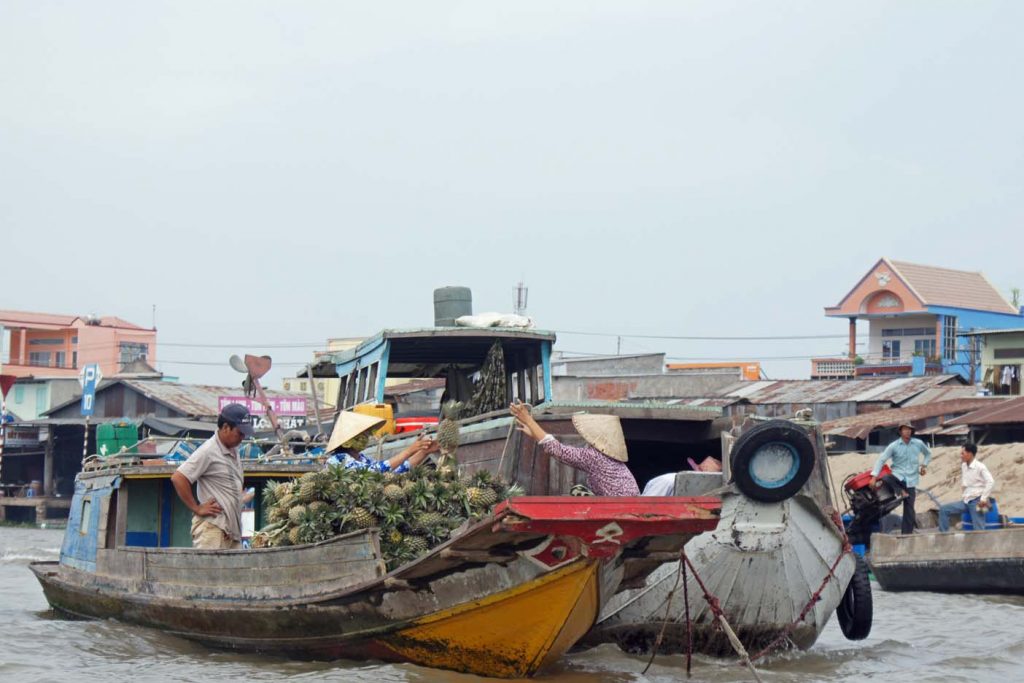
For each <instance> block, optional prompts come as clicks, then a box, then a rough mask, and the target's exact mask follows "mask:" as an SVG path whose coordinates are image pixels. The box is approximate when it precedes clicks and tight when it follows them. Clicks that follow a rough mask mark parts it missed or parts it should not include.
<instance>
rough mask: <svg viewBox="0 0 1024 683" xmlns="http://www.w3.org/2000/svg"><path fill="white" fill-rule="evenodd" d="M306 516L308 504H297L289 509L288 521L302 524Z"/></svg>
mask: <svg viewBox="0 0 1024 683" xmlns="http://www.w3.org/2000/svg"><path fill="white" fill-rule="evenodd" d="M305 518H306V506H305V505H295V506H294V507H292V508H291V509H290V510H288V521H289V522H291V523H292V524H296V525H298V524H302V521H303V520H304V519H305Z"/></svg>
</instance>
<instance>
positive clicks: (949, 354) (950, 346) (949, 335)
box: [942, 315, 957, 360]
mask: <svg viewBox="0 0 1024 683" xmlns="http://www.w3.org/2000/svg"><path fill="white" fill-rule="evenodd" d="M956 351H957V349H956V316H955V315H946V316H943V317H942V357H943V358H945V359H946V360H956Z"/></svg>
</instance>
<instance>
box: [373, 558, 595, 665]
mask: <svg viewBox="0 0 1024 683" xmlns="http://www.w3.org/2000/svg"><path fill="white" fill-rule="evenodd" d="M599 567H600V565H599V563H598V562H596V561H594V560H590V559H580V560H579V561H577V562H574V563H572V564H570V565H568V566H566V567H562V568H560V569H557V570H555V571H553V572H550V573H548V574H544V575H543V576H540V577H538V578H536V579H534V580H532V581H529V582H527V583H524V584H521V585H518V586H515V587H514V588H510V589H508V590H505V591H501V592H499V593H495V594H494V595H490V596H488V597H487V598H484V599H481V600H476V601H473V602H469V603H464V604H461V605H457V606H455V607H452V608H450V609H446V610H442V611H440V612H435V613H433V614H430V615H428V616H425V617H423V618H421V619H417V620H416V621H414V622H412V623H411V624H410V625H409V626H407V627H405V628H403V629H401V630H399V631H397V632H396V633H394V634H389V635H388V636H386V637H384V638H382V639H381V640H380V641H379V642H378V645H379V646H382V647H383V648H384V649H386V650H389V651H390V652H391V653H392V654H393V656H394V658H395V659H398V660H402V661H407V662H412V663H414V664H421V665H423V666H431V667H436V668H442V669H450V670H454V671H463V672H466V673H474V674H478V675H481V676H494V677H499V678H525V677H528V676H532V675H533V674H534V673H536V672H537V671H538V670H540V669H541V668H543V667H544V666H547V665H548V664H551V663H552V662H554V661H555V660H557V659H558V658H559V657H561V656H562V655H563V654H564V653H565V652H566V651H567V650H568V649H569V648H570V647H572V646H573V645H574V644H575V643H576V642H577V641H578V640H579V639H580V638H581V637H583V635H584V634H585V633H586V632H587V630H589V629H590V627H591V626H593V624H594V621H595V620H596V619H597V615H598V613H599V612H600V606H601V605H600V602H601V601H600V590H599V585H598V572H599Z"/></svg>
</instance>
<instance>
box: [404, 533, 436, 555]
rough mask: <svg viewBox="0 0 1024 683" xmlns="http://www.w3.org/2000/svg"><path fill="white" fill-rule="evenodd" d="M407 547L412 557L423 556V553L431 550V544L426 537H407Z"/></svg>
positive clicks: (412, 535)
mask: <svg viewBox="0 0 1024 683" xmlns="http://www.w3.org/2000/svg"><path fill="white" fill-rule="evenodd" d="M405 545H406V547H407V548H408V549H409V553H410V554H412V555H416V556H419V555H422V554H423V553H425V552H427V551H428V550H430V542H429V541H428V540H427V539H426V537H424V536H417V535H415V534H410V535H408V536H406V537H405Z"/></svg>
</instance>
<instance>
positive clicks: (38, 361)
mask: <svg viewBox="0 0 1024 683" xmlns="http://www.w3.org/2000/svg"><path fill="white" fill-rule="evenodd" d="M28 364H29V365H35V366H37V367H40V368H48V367H50V352H49V351H30V352H29V354H28Z"/></svg>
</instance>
